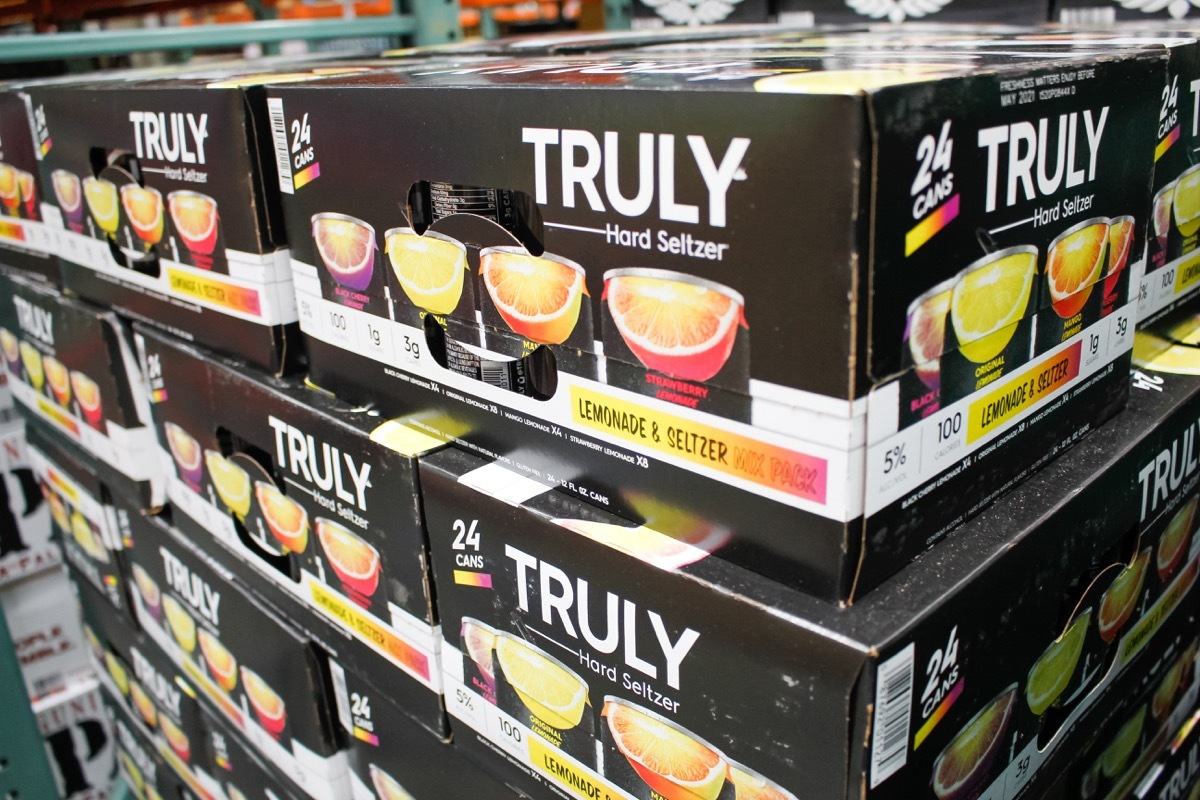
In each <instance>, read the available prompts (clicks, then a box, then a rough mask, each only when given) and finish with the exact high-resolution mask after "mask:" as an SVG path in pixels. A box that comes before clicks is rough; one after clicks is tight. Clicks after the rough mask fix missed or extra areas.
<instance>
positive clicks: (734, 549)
mask: <svg viewBox="0 0 1200 800" xmlns="http://www.w3.org/2000/svg"><path fill="white" fill-rule="evenodd" d="M723 55H726V54H722V55H721V56H708V55H705V54H703V53H694V54H692V55H691V56H690V57H684V58H674V59H672V58H664V59H661V60H657V61H656V60H654V59H649V58H646V59H640V58H638V53H637V52H633V53H626V54H619V53H618V54H606V56H605V57H604V58H601V57H600V56H596V57H592V58H588V57H580V58H577V59H568V58H558V59H554V58H549V59H547V58H537V59H535V58H529V59H526V60H514V61H512V62H510V63H507V64H501V65H495V64H493V65H490V66H481V65H475V66H469V65H467V66H462V67H461V68H455V67H454V66H453V65H450V66H447V65H437V64H434V63H429V62H427V63H425V64H424V65H423V66H422V65H414V64H410V65H408V66H407V67H406V68H405V69H403V70H396V71H391V72H387V71H382V72H377V73H373V74H369V75H366V74H364V75H359V76H350V77H342V78H333V79H326V80H322V81H315V82H310V83H306V84H297V85H293V86H282V85H281V86H273V87H269V94H270V99H269V103H270V104H271V106H272V108H273V109H274V110H275V113H277V114H282V116H283V119H284V120H285V124H286V125H287V126H291V125H292V123H293V121H296V122H300V123H303V124H302V125H301V126H300V127H301V129H302V130H303V131H304V132H305V133H306V134H307V136H308V138H307V139H306V140H305V141H303V142H301V143H300V144H303V145H304V146H303V147H302V148H301V149H300V152H299V153H298V156H299V155H303V159H302V160H304V161H306V162H307V163H306V164H305V165H304V166H303V168H302V169H298V170H295V171H294V173H293V175H291V176H288V175H284V176H283V177H282V178H281V188H283V190H284V192H285V195H284V209H285V217H286V219H287V222H288V226H289V231H290V237H291V242H292V255H293V268H294V270H295V286H296V291H297V299H298V303H299V312H300V318H301V328H302V330H303V331H304V333H305V334H306V337H307V342H306V344H307V348H308V351H309V355H310V362H311V373H310V375H311V379H312V380H313V382H315V383H316V384H317V385H319V386H321V387H322V388H325V389H328V390H330V391H333V392H334V393H336V394H338V395H339V396H341V397H343V398H344V399H347V400H349V401H351V402H373V403H376V404H378V405H379V406H381V407H388V406H393V407H396V408H403V409H404V410H405V411H412V410H413V409H414V408H417V409H422V410H428V411H429V414H428V417H429V419H428V420H427V421H426V423H425V425H426V426H427V427H428V428H430V429H433V430H435V431H436V432H437V433H438V434H439V435H443V436H444V435H450V436H452V437H456V438H457V439H459V441H461V442H464V443H465V444H466V445H468V446H469V447H471V448H474V449H475V450H476V451H477V452H479V453H480V454H481V455H484V456H496V457H502V458H505V459H508V460H509V462H510V463H511V464H512V466H513V467H514V468H515V469H518V470H519V471H523V472H524V473H525V474H527V475H529V476H531V477H534V478H535V479H539V480H542V481H545V482H547V483H553V484H558V485H560V486H562V487H563V488H565V489H566V490H568V491H572V492H574V493H575V494H576V495H577V496H579V497H581V498H583V499H586V500H588V501H589V502H592V503H594V504H596V505H599V506H602V507H606V508H608V509H609V510H612V511H615V512H618V513H621V514H622V515H624V516H627V517H629V518H631V519H635V520H638V521H645V522H646V523H647V524H651V525H655V526H657V527H658V528H659V529H662V530H664V531H665V532H667V533H669V534H671V535H673V536H676V537H677V538H681V539H683V540H684V541H686V542H687V543H689V544H692V545H696V546H700V547H702V548H704V549H709V550H714V549H718V548H720V549H721V552H722V554H723V556H724V557H726V558H729V559H732V560H736V561H737V562H739V563H741V564H743V565H746V566H748V567H750V568H752V569H754V570H756V571H759V572H762V573H766V574H769V575H771V576H772V577H776V578H779V579H781V580H784V581H786V582H788V583H790V584H793V585H796V586H799V587H801V588H804V589H806V590H808V591H810V592H812V593H815V594H818V595H821V596H824V597H828V598H836V599H846V598H848V597H851V596H852V595H853V594H854V591H855V581H857V582H858V583H857V589H858V591H859V593H860V594H861V592H862V591H865V590H866V589H867V588H869V587H870V586H872V585H874V584H877V583H878V582H879V581H880V580H882V578H883V577H884V576H886V575H887V574H888V573H889V572H891V571H893V570H895V569H896V568H898V567H899V566H900V565H902V564H903V563H904V562H905V561H907V560H908V559H910V558H911V557H912V556H913V555H914V554H915V553H917V552H920V551H921V550H922V549H924V548H925V547H926V546H927V545H928V544H929V543H930V542H932V541H934V540H936V539H937V538H939V536H940V535H941V534H942V533H943V532H944V531H946V530H948V529H949V528H951V527H953V526H954V525H955V524H957V523H958V522H960V521H961V520H962V519H963V518H964V517H966V516H968V515H969V514H971V513H974V512H975V511H977V510H978V508H980V507H982V506H984V505H986V503H987V502H989V501H990V499H991V498H993V497H994V496H995V495H997V494H998V493H999V492H1000V491H1001V489H1002V488H1004V487H1005V486H1007V485H1010V484H1011V483H1012V482H1014V481H1015V480H1017V479H1019V478H1020V477H1023V476H1024V475H1025V474H1026V473H1027V472H1028V471H1029V470H1031V469H1033V468H1036V466H1038V465H1039V464H1040V463H1042V462H1043V461H1044V460H1045V459H1047V458H1049V457H1050V455H1051V454H1052V453H1053V452H1054V451H1055V448H1056V447H1057V446H1058V445H1059V444H1060V443H1061V442H1063V441H1067V440H1069V439H1070V438H1071V437H1072V435H1073V434H1075V433H1077V432H1079V431H1080V430H1084V429H1087V428H1089V427H1091V426H1093V425H1095V424H1097V423H1098V422H1099V421H1100V420H1101V419H1103V418H1105V417H1106V416H1108V415H1111V414H1112V413H1113V411H1114V410H1115V409H1116V408H1118V407H1119V406H1120V404H1121V403H1122V402H1123V401H1124V398H1125V391H1126V388H1125V382H1124V379H1123V378H1122V377H1121V374H1122V373H1123V372H1124V369H1123V364H1124V363H1125V359H1126V358H1127V352H1128V349H1129V346H1130V343H1131V336H1132V319H1133V317H1132V313H1131V312H1132V306H1130V304H1129V302H1128V300H1127V283H1128V279H1129V275H1130V273H1131V272H1133V267H1134V266H1135V265H1134V264H1132V263H1130V262H1131V261H1132V260H1133V259H1131V258H1130V255H1131V254H1133V253H1137V252H1140V246H1139V245H1138V242H1139V241H1140V239H1139V236H1140V233H1139V232H1140V231H1142V230H1144V219H1143V220H1140V221H1139V218H1138V216H1139V215H1142V216H1144V215H1145V209H1146V208H1147V207H1148V205H1149V203H1148V199H1149V175H1150V169H1151V166H1152V163H1153V159H1152V156H1153V146H1152V140H1153V135H1154V128H1155V124H1156V123H1155V119H1156V111H1157V108H1156V106H1155V105H1154V103H1153V102H1152V100H1151V99H1150V98H1148V95H1147V93H1146V92H1144V91H1143V90H1142V88H1141V87H1143V86H1144V85H1146V82H1150V83H1153V84H1154V85H1159V83H1161V81H1162V75H1163V71H1164V68H1165V67H1164V61H1165V56H1164V55H1163V54H1162V53H1157V54H1153V53H1129V52H1126V53H1120V52H1114V53H1113V54H1112V55H1099V56H1097V55H1095V54H1094V53H1089V52H1087V51H1086V50H1081V51H1079V52H1061V53H1059V54H1056V55H1054V56H1053V57H1041V58H1038V59H1032V58H1024V59H1022V58H1020V57H1012V56H1002V55H983V54H972V53H937V54H934V55H932V56H928V57H925V56H920V55H914V54H913V53H912V52H909V53H907V54H904V55H903V57H901V56H900V55H897V54H891V55H889V54H888V53H887V52H883V53H875V54H870V53H859V54H856V53H850V54H845V53H843V54H829V53H826V54H822V53H817V54H814V55H810V56H799V57H795V58H764V59H760V60H755V59H754V58H753V57H752V56H751V57H745V56H744V55H740V54H736V53H735V54H728V58H724V57H722V56H723ZM898 62H903V65H902V66H898V65H897V64H898ZM1034 62H1036V64H1035V63H1034ZM477 103H486V104H487V107H488V108H489V109H490V110H491V111H489V113H492V114H493V116H494V117H495V119H494V120H493V123H492V124H490V125H489V131H490V132H489V135H488V136H486V137H482V138H481V137H479V136H477V135H475V132H474V127H473V126H472V125H471V124H468V123H467V122H466V121H465V120H464V119H460V118H459V115H460V114H461V113H468V112H467V110H469V109H471V108H474V107H475V104H477ZM392 115H394V116H392ZM647 119H652V120H654V121H655V125H653V126H649V127H653V130H650V129H649V127H648V125H647V122H646V120H647ZM382 132H386V134H384V133H382ZM276 145H277V147H278V148H279V152H280V158H281V159H282V158H283V156H285V155H288V154H289V152H290V149H289V147H290V145H291V143H289V142H281V141H279V140H277V141H276ZM1039 154H1040V155H1039ZM288 157H289V158H290V155H289V156H288ZM1039 159H1040V160H1039ZM1039 165H1040V166H1039ZM297 166H299V165H298V164H297ZM1039 170H1040V172H1039ZM318 173H319V176H318ZM1110 254H1111V257H1110ZM1047 273H1049V274H1050V276H1051V278H1052V280H1051V279H1048V278H1047ZM986 298H990V299H986ZM1017 453H1019V454H1020V455H1019V457H1018V456H1017V455H1016V454H1017Z"/></svg>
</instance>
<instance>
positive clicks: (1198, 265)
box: [1175, 250, 1200, 294]
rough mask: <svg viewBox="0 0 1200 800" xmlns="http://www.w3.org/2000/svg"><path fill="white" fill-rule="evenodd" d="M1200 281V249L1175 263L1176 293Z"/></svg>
mask: <svg viewBox="0 0 1200 800" xmlns="http://www.w3.org/2000/svg"><path fill="white" fill-rule="evenodd" d="M1197 283H1200V250H1197V251H1196V252H1195V253H1193V254H1192V255H1191V256H1189V257H1188V259H1187V260H1186V261H1180V262H1179V263H1178V264H1176V265H1175V294H1179V293H1180V292H1182V291H1184V290H1185V289H1190V288H1192V287H1193V286H1195V285H1196V284H1197Z"/></svg>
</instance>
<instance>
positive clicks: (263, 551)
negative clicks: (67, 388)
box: [138, 326, 447, 736]
mask: <svg viewBox="0 0 1200 800" xmlns="http://www.w3.org/2000/svg"><path fill="white" fill-rule="evenodd" d="M138 334H139V339H138V348H139V351H140V356H141V358H142V359H143V360H144V362H145V364H146V370H147V374H148V376H149V382H150V387H151V399H152V405H151V409H152V413H153V416H154V421H155V427H156V430H157V432H158V437H159V444H160V450H161V459H162V464H163V471H164V472H165V474H167V475H168V489H167V491H168V495H169V497H170V500H171V505H172V507H173V509H174V510H175V512H176V513H175V522H176V524H177V525H178V527H179V529H180V530H181V531H183V532H185V533H186V534H187V535H188V536H189V538H191V540H192V541H194V542H196V543H197V544H198V545H200V546H201V547H203V548H204V549H206V550H207V551H209V552H210V554H211V555H212V557H213V558H214V559H215V560H216V561H217V562H219V563H221V564H222V565H225V566H226V567H227V568H228V569H230V570H231V571H233V572H234V573H235V574H237V575H238V576H239V577H240V578H242V579H243V580H244V581H245V582H246V584H247V585H248V586H249V587H250V588H251V590H253V591H256V592H258V593H259V594H260V595H262V596H264V597H266V598H267V600H268V601H269V602H271V603H273V604H275V605H276V606H277V607H278V608H279V610H280V611H281V612H282V613H283V614H284V615H285V616H287V617H289V618H290V619H291V620H292V621H293V622H294V624H296V625H297V626H298V627H301V628H304V629H306V630H307V631H309V632H310V633H311V634H312V635H313V636H314V637H316V638H317V640H318V641H320V642H321V643H322V644H323V645H324V646H325V647H326V648H327V649H328V650H329V651H330V652H331V654H333V655H334V656H336V657H337V658H338V659H339V660H340V661H341V662H342V663H343V664H344V665H345V666H346V667H347V668H350V669H353V670H355V671H356V672H359V673H360V674H362V675H364V676H365V677H366V678H367V679H368V680H370V681H371V682H372V683H373V684H374V685H375V686H377V687H379V688H382V689H385V690H387V691H388V692H389V693H390V695H391V696H392V698H393V700H394V701H395V702H396V703H397V704H399V705H400V706H401V707H403V708H404V709H405V710H406V711H408V713H410V714H412V715H413V716H414V717H416V718H417V719H419V720H420V721H421V723H422V724H423V725H425V726H426V727H428V728H429V729H430V730H432V731H433V732H435V733H436V734H437V735H439V736H445V735H446V734H447V729H446V719H445V711H444V708H443V705H442V701H441V670H440V668H439V667H438V662H437V659H438V655H437V654H438V642H439V636H440V634H439V631H438V628H437V622H436V616H435V614H434V604H433V588H432V586H431V580H430V577H429V568H428V547H427V545H426V540H425V531H424V526H423V525H422V516H421V510H420V502H419V494H418V486H417V456H418V455H419V454H422V453H425V452H428V451H430V450H432V449H435V448H437V447H439V446H441V443H440V442H438V441H437V440H434V439H433V438H431V437H430V436H429V435H428V434H426V433H424V432H422V431H420V430H417V429H413V428H410V427H407V426H405V425H403V424H401V423H399V422H397V421H389V420H388V419H387V418H386V417H381V416H379V415H378V414H373V413H368V412H367V411H365V410H362V409H355V408H353V407H351V406H350V405H348V404H346V403H343V402H340V401H338V400H337V399H335V398H332V397H329V396H328V395H324V394H321V393H320V392H317V391H314V390H313V389H310V388H308V387H306V386H305V385H304V384H303V383H302V382H301V381H298V380H292V379H287V378H272V377H271V376H269V375H267V374H266V373H263V372H262V371H259V370H254V369H252V368H249V367H247V366H246V365H245V364H242V363H239V362H234V361H230V360H225V359H221V358H220V357H217V356H214V355H213V354H211V353H205V352H202V351H200V350H198V349H196V348H193V347H190V346H188V345H187V344H185V343H182V342H179V341H178V340H176V339H173V338H172V337H169V336H165V335H161V334H157V333H155V332H153V331H151V330H149V329H148V328H145V327H141V326H139V327H138ZM214 540H215V542H214ZM217 542H219V544H217ZM246 567H249V569H246ZM330 626H332V627H333V628H334V629H335V631H333V632H331V631H329V630H328V628H329V627H330Z"/></svg>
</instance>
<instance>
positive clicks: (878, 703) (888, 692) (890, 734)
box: [871, 644, 916, 789]
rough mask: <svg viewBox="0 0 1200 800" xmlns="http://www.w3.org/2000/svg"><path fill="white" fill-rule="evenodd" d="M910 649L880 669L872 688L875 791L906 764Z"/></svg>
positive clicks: (911, 647)
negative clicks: (873, 698)
mask: <svg viewBox="0 0 1200 800" xmlns="http://www.w3.org/2000/svg"><path fill="white" fill-rule="evenodd" d="M915 653H916V648H915V647H914V646H913V645H911V644H910V645H909V646H908V647H906V648H904V649H903V650H901V651H900V652H899V653H897V654H896V655H894V656H892V657H891V658H889V659H888V660H887V661H885V662H884V663H882V664H880V665H879V671H878V673H877V676H878V678H877V684H876V687H875V746H874V748H873V749H872V752H871V788H872V789H874V788H875V787H876V786H878V785H879V784H881V783H883V782H884V781H885V780H887V779H888V778H889V777H891V776H892V775H894V774H895V773H896V772H898V771H899V770H900V769H901V768H902V767H903V766H904V765H905V764H906V763H908V723H909V718H910V717H911V715H912V694H913V660H914V657H915Z"/></svg>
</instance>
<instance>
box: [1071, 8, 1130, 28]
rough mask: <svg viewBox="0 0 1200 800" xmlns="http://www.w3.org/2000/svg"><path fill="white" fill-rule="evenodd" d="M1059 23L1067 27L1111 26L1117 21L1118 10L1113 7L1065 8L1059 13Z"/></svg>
mask: <svg viewBox="0 0 1200 800" xmlns="http://www.w3.org/2000/svg"><path fill="white" fill-rule="evenodd" d="M1058 21H1059V22H1061V23H1063V24H1065V25H1111V24H1112V23H1114V22H1116V21H1117V10H1116V9H1115V8H1113V7H1112V6H1108V7H1107V8H1106V7H1104V6H1089V7H1086V8H1064V9H1061V10H1060V11H1059V12H1058Z"/></svg>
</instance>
